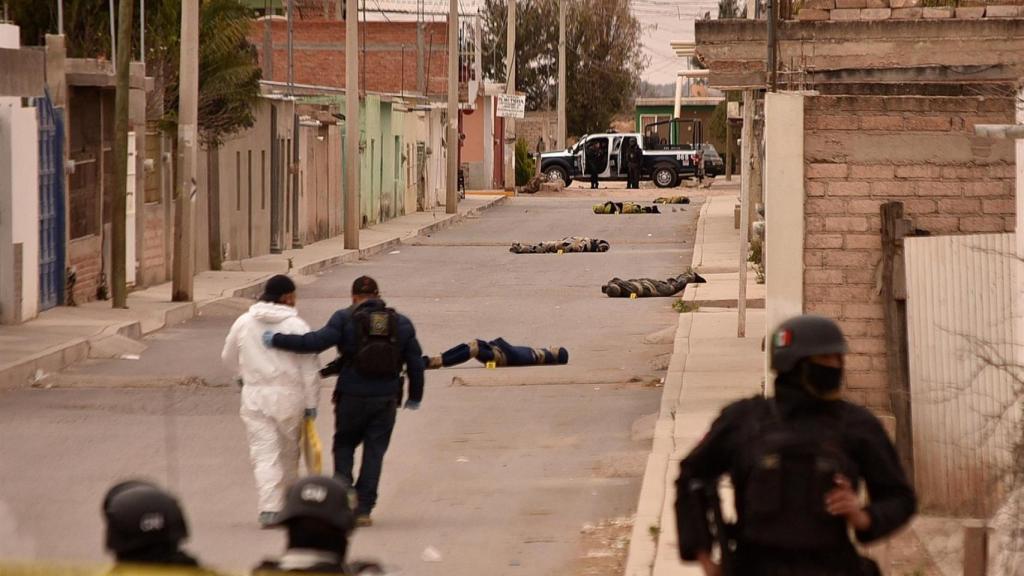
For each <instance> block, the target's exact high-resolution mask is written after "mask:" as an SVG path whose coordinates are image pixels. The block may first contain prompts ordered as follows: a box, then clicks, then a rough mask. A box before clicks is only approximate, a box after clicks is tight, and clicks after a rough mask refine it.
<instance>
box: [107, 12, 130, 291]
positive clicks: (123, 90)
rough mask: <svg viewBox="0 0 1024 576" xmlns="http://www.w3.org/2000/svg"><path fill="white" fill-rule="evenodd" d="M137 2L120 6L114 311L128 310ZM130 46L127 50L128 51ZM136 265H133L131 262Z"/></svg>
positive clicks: (112, 266) (112, 280)
mask: <svg viewBox="0 0 1024 576" xmlns="http://www.w3.org/2000/svg"><path fill="white" fill-rule="evenodd" d="M134 8H135V0H121V1H120V3H119V6H118V10H119V11H118V14H117V17H118V30H117V34H118V40H117V42H118V43H119V44H120V45H121V47H122V50H121V53H120V54H118V58H117V95H116V96H115V98H114V197H113V207H112V212H113V213H112V214H111V221H112V222H111V224H110V231H111V242H110V259H111V263H110V283H111V289H112V290H111V291H112V296H113V303H112V304H113V307H114V308H127V307H128V287H127V286H126V285H125V267H126V266H127V265H128V263H127V262H125V240H126V232H125V227H126V225H127V223H126V221H125V219H126V218H127V206H126V200H127V194H128V91H129V90H130V88H131V87H130V86H129V83H128V80H129V77H128V74H129V68H130V65H131V61H132V50H131V48H130V47H131V45H132V20H133V18H132V11H133V9H134ZM125 47H128V48H125ZM132 265H134V262H133V263H132Z"/></svg>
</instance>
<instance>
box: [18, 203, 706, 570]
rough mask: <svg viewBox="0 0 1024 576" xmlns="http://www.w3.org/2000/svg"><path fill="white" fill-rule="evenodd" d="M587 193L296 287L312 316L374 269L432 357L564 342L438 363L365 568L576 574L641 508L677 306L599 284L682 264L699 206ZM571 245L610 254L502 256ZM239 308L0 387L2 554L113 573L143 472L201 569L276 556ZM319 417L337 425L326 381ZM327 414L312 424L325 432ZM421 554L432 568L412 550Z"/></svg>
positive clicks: (400, 446) (360, 550) (358, 549)
mask: <svg viewBox="0 0 1024 576" xmlns="http://www.w3.org/2000/svg"><path fill="white" fill-rule="evenodd" d="M594 201H595V200H593V199H588V198H568V199H559V198H516V199H513V200H512V201H510V202H509V203H507V204H506V205H504V206H502V207H499V208H494V209H491V210H489V211H487V212H485V213H484V214H483V215H482V216H481V217H479V218H477V219H474V220H472V221H470V222H467V223H465V224H463V225H461V226H459V227H456V228H454V229H450V230H447V231H443V232H441V233H438V234H436V235H434V236H432V237H424V238H421V239H419V240H418V241H417V242H416V243H415V244H414V245H405V246H402V247H400V249H399V250H398V253H393V254H388V255H382V256H380V257H377V258H374V259H372V260H369V261H366V262H361V263H359V264H354V265H346V266H343V267H340V268H336V269H334V270H331V271H328V272H326V273H324V274H323V275H322V276H320V277H318V278H315V279H311V280H310V281H309V282H305V283H303V284H301V285H300V291H299V310H300V313H301V314H302V315H303V316H304V317H305V318H306V319H307V320H308V321H309V322H310V324H313V325H319V324H321V323H322V322H324V321H325V320H326V319H327V318H328V317H329V315H330V314H331V313H332V312H333V311H334V310H335V309H337V308H338V307H341V306H345V305H347V301H348V296H347V292H348V289H349V286H350V283H351V281H352V280H353V279H354V278H355V277H356V276H359V275H361V274H370V275H372V276H374V277H376V278H377V279H378V281H379V282H380V284H381V286H382V291H383V295H384V297H385V298H386V300H387V301H388V302H389V304H391V305H393V306H395V307H397V308H398V309H400V310H402V311H403V312H405V313H407V314H408V315H409V316H411V317H412V318H413V320H414V322H415V323H416V326H417V330H418V333H419V335H420V339H421V341H422V343H423V346H424V348H425V349H426V350H427V351H428V352H439V351H441V350H442V349H443V348H445V347H447V346H450V345H453V344H456V343H459V342H462V341H464V340H467V339H471V338H475V337H480V338H485V339H489V338H493V337H497V336H503V337H505V338H506V339H508V340H509V341H512V342H522V343H527V344H530V345H537V346H547V345H563V346H566V347H568V348H569V349H570V352H571V361H570V365H569V366H565V367H538V368H521V369H506V370H486V369H482V368H477V367H476V366H472V367H463V368H456V369H450V370H443V371H432V372H430V373H428V378H427V391H426V397H425V401H424V404H423V408H422V409H421V410H420V411H419V412H416V413H409V412H404V413H402V414H401V415H400V419H399V423H398V428H397V430H396V434H395V438H394V442H393V444H392V449H391V451H390V452H389V454H388V459H387V461H386V463H385V469H384V481H383V485H382V491H381V504H380V505H379V507H378V509H377V510H376V512H375V520H376V521H377V524H376V525H375V526H374V527H372V528H370V529H365V530H362V531H360V532H358V533H357V534H356V536H355V544H354V550H353V555H354V556H357V557H374V558H380V559H384V560H386V561H387V562H388V563H389V564H391V565H394V566H397V567H399V568H401V569H402V570H403V573H405V574H416V575H441V574H444V575H446V576H450V575H470V574H472V575H477V574H489V575H499V574H523V575H530V576H534V575H547V574H552V575H561V574H578V573H580V572H581V568H580V566H581V561H580V558H581V557H583V556H587V555H588V553H590V556H591V557H594V556H597V557H600V556H601V555H603V554H604V552H602V551H594V550H591V549H584V548H585V546H591V545H592V543H585V542H584V541H583V538H584V537H583V536H581V534H580V530H581V527H582V526H583V525H584V524H594V523H598V522H600V521H602V520H605V519H610V518H617V517H622V516H629V515H630V514H632V512H633V509H634V507H635V504H636V497H637V494H638V491H639V479H640V476H641V474H642V472H643V463H644V461H645V458H646V455H647V452H648V450H649V447H650V444H649V437H650V430H649V428H650V425H651V423H653V419H652V418H651V416H650V415H653V414H655V413H656V411H657V407H658V403H659V398H660V389H659V388H658V387H657V385H656V383H657V381H658V380H659V378H660V377H661V376H662V375H663V370H664V367H665V365H666V363H667V359H668V355H669V353H670V351H671V338H672V331H673V330H674V327H675V324H676V320H677V316H676V314H674V313H673V311H672V309H671V303H672V300H671V299H641V300H624V299H622V300H620V299H615V300H612V299H608V298H605V297H604V296H603V295H602V294H601V293H600V290H599V286H600V285H601V284H602V283H603V282H604V281H606V280H608V279H609V278H610V277H612V276H621V277H635V276H654V277H661V278H664V277H667V276H670V275H674V274H677V273H679V272H682V271H684V270H685V269H686V267H687V266H688V265H689V263H690V257H691V254H690V248H691V246H692V241H693V229H694V223H695V221H696V214H697V211H698V206H697V205H693V206H691V207H690V208H689V209H687V210H686V211H679V212H671V211H669V212H668V213H665V214H661V215H657V216H655V215H630V216H606V215H601V216H599V215H594V214H592V213H591V211H590V206H591V205H592V204H593V203H594ZM565 235H589V236H596V237H601V238H604V239H607V240H609V241H610V242H611V245H612V249H611V251H610V252H608V253H605V254H565V255H514V254H511V253H509V252H508V250H507V246H508V244H509V243H511V242H512V241H537V240H548V239H557V238H560V237H562V236H565ZM246 305H247V303H244V302H240V301H227V302H225V303H224V304H223V305H218V306H215V307H211V308H207V309H206V310H205V311H204V313H203V315H202V317H200V318H198V319H196V320H195V321H192V322H189V323H187V324H183V325H181V326H178V327H174V328H169V329H166V330H164V331H162V332H159V333H157V334H155V335H153V336H152V337H150V338H149V339H148V340H147V344H148V346H149V347H148V349H147V350H146V352H145V353H144V354H143V355H142V357H141V359H140V360H138V361H132V360H109V361H90V362H89V363H88V364H84V365H80V366H78V367H76V368H73V369H72V370H70V371H68V372H66V373H65V374H62V375H59V376H58V377H54V378H53V379H52V382H55V383H56V384H57V386H56V387H54V388H52V389H34V390H17V391H8V392H3V393H2V396H0V557H6V558H11V557H20V558H38V559H45V560H52V561H59V562H67V561H76V562H77V561H83V562H101V561H103V558H104V556H103V553H102V543H101V523H100V520H99V514H98V508H99V500H100V497H101V495H102V493H103V492H104V490H105V488H106V487H108V486H109V485H110V484H112V483H113V482H114V481H116V480H119V479H123V478H126V477H134V476H143V477H149V478H153V479H156V480H158V481H160V482H163V483H167V484H169V485H171V486H172V487H173V489H174V490H175V491H176V492H177V493H178V494H180V495H181V497H182V499H183V501H184V503H185V506H186V511H187V513H188V515H189V517H190V519H191V523H192V527H193V530H192V532H193V534H192V539H191V545H190V548H191V549H192V550H193V551H195V552H196V553H197V554H198V555H199V556H200V557H201V558H202V559H204V560H205V561H206V562H208V563H210V564H212V565H214V566H218V567H223V568H228V569H235V570H240V569H245V568H247V567H249V566H251V565H252V564H253V563H254V562H255V561H256V560H257V559H258V558H259V557H260V556H263V555H266V554H272V553H275V552H276V551H278V550H279V549H280V547H281V545H282V537H281V535H280V534H278V533H276V532H273V531H261V530H259V529H258V528H257V527H256V523H255V520H256V503H255V500H256V496H255V489H254V486H253V481H252V477H251V471H250V468H249V463H248V459H247V452H246V444H245V440H244V433H243V428H242V424H241V422H240V420H239V419H238V417H237V406H238V392H237V390H236V389H234V388H233V387H232V386H230V384H229V380H230V374H229V373H228V372H227V371H226V370H225V369H223V368H222V367H221V366H220V363H219V357H218V355H219V351H220V346H221V343H222V339H223V336H224V334H225V333H226V331H227V328H228V326H229V325H230V323H231V321H232V320H233V319H234V318H235V317H236V316H237V315H238V314H239V312H240V311H241V310H242V309H244V307H245V306H246ZM326 357H327V355H326V354H325V359H326ZM321 413H323V414H325V416H326V415H329V414H330V404H329V386H325V389H324V393H323V396H322V401H321ZM330 421H331V418H321V421H320V422H319V427H320V432H321V434H322V435H323V436H324V437H325V440H326V439H329V434H330V427H331V422H330ZM328 461H329V458H328ZM427 546H433V547H435V548H437V549H438V550H439V551H440V552H441V554H442V556H443V560H442V562H440V563H426V562H424V561H423V560H422V559H421V554H422V552H423V550H424V548H425V547H427ZM595 552H596V553H595Z"/></svg>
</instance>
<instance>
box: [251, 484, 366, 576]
mask: <svg viewBox="0 0 1024 576" xmlns="http://www.w3.org/2000/svg"><path fill="white" fill-rule="evenodd" d="M285 498H286V501H285V506H284V509H283V510H282V511H281V514H280V515H279V516H278V518H277V526H280V527H283V528H285V529H286V530H287V531H288V545H287V548H286V549H285V552H284V554H283V555H281V557H279V558H277V559H273V560H266V561H264V562H263V563H262V564H260V565H259V566H257V567H256V569H255V570H253V576H271V575H273V574H279V573H284V572H303V573H317V574H344V575H348V576H357V575H359V576H363V575H366V576H368V575H371V574H383V570H381V569H380V567H379V566H378V565H376V564H372V563H365V562H362V563H360V562H356V563H351V564H349V563H346V562H345V556H346V555H347V553H348V547H349V538H350V537H351V535H352V531H353V530H354V529H355V526H356V521H355V511H354V510H353V509H352V506H351V503H350V502H349V489H348V487H347V486H345V485H344V484H342V483H341V482H339V481H337V480H335V479H334V478H327V477H324V476H310V477H307V478H303V479H302V480H299V481H298V482H296V483H295V485H294V486H292V487H291V488H290V489H289V490H288V494H287V496H286V497H285Z"/></svg>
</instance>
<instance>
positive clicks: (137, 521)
mask: <svg viewBox="0 0 1024 576" xmlns="http://www.w3.org/2000/svg"><path fill="white" fill-rule="evenodd" d="M103 519H104V521H105V523H106V530H107V533H106V547H107V550H109V551H110V552H111V553H112V554H113V555H114V558H115V560H116V562H117V563H116V564H115V565H114V567H113V568H112V569H111V571H110V574H112V575H114V574H125V575H132V574H152V573H153V569H154V568H159V570H160V573H161V574H166V575H167V576H175V575H178V574H181V575H183V576H185V575H204V574H205V575H209V574H212V572H209V571H207V570H205V569H202V568H200V567H199V562H198V561H197V560H196V559H195V558H193V557H192V556H190V555H189V554H187V553H186V552H185V551H183V550H182V549H181V544H182V542H184V541H185V539H187V538H188V525H187V524H186V522H185V514H184V513H183V512H182V510H181V506H180V505H179V504H178V501H177V500H176V499H175V498H174V497H173V496H171V495H170V494H168V493H167V492H165V491H163V490H161V489H160V488H159V487H157V486H155V485H153V484H151V483H149V482H143V481H139V480H131V481H128V482H122V483H120V484H116V485H114V486H113V487H112V488H111V489H110V490H109V491H107V494H106V496H104V498H103Z"/></svg>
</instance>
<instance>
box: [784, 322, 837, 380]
mask: <svg viewBox="0 0 1024 576" xmlns="http://www.w3.org/2000/svg"><path fill="white" fill-rule="evenodd" d="M847 352H848V348H847V346H846V338H845V337H843V331H842V329H840V328H839V325H838V324H836V323H835V322H834V321H833V320H830V319H828V318H825V317H824V316H816V315H814V314H804V315H803V316H795V317H793V318H790V319H789V320H786V321H785V322H783V323H782V324H780V325H779V327H778V328H776V329H775V332H774V333H772V338H771V355H772V370H775V372H777V373H782V372H789V371H790V370H792V369H793V367H795V366H796V365H797V363H798V362H800V361H801V360H803V359H804V358H807V357H809V356H817V355H819V354H846V353H847Z"/></svg>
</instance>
